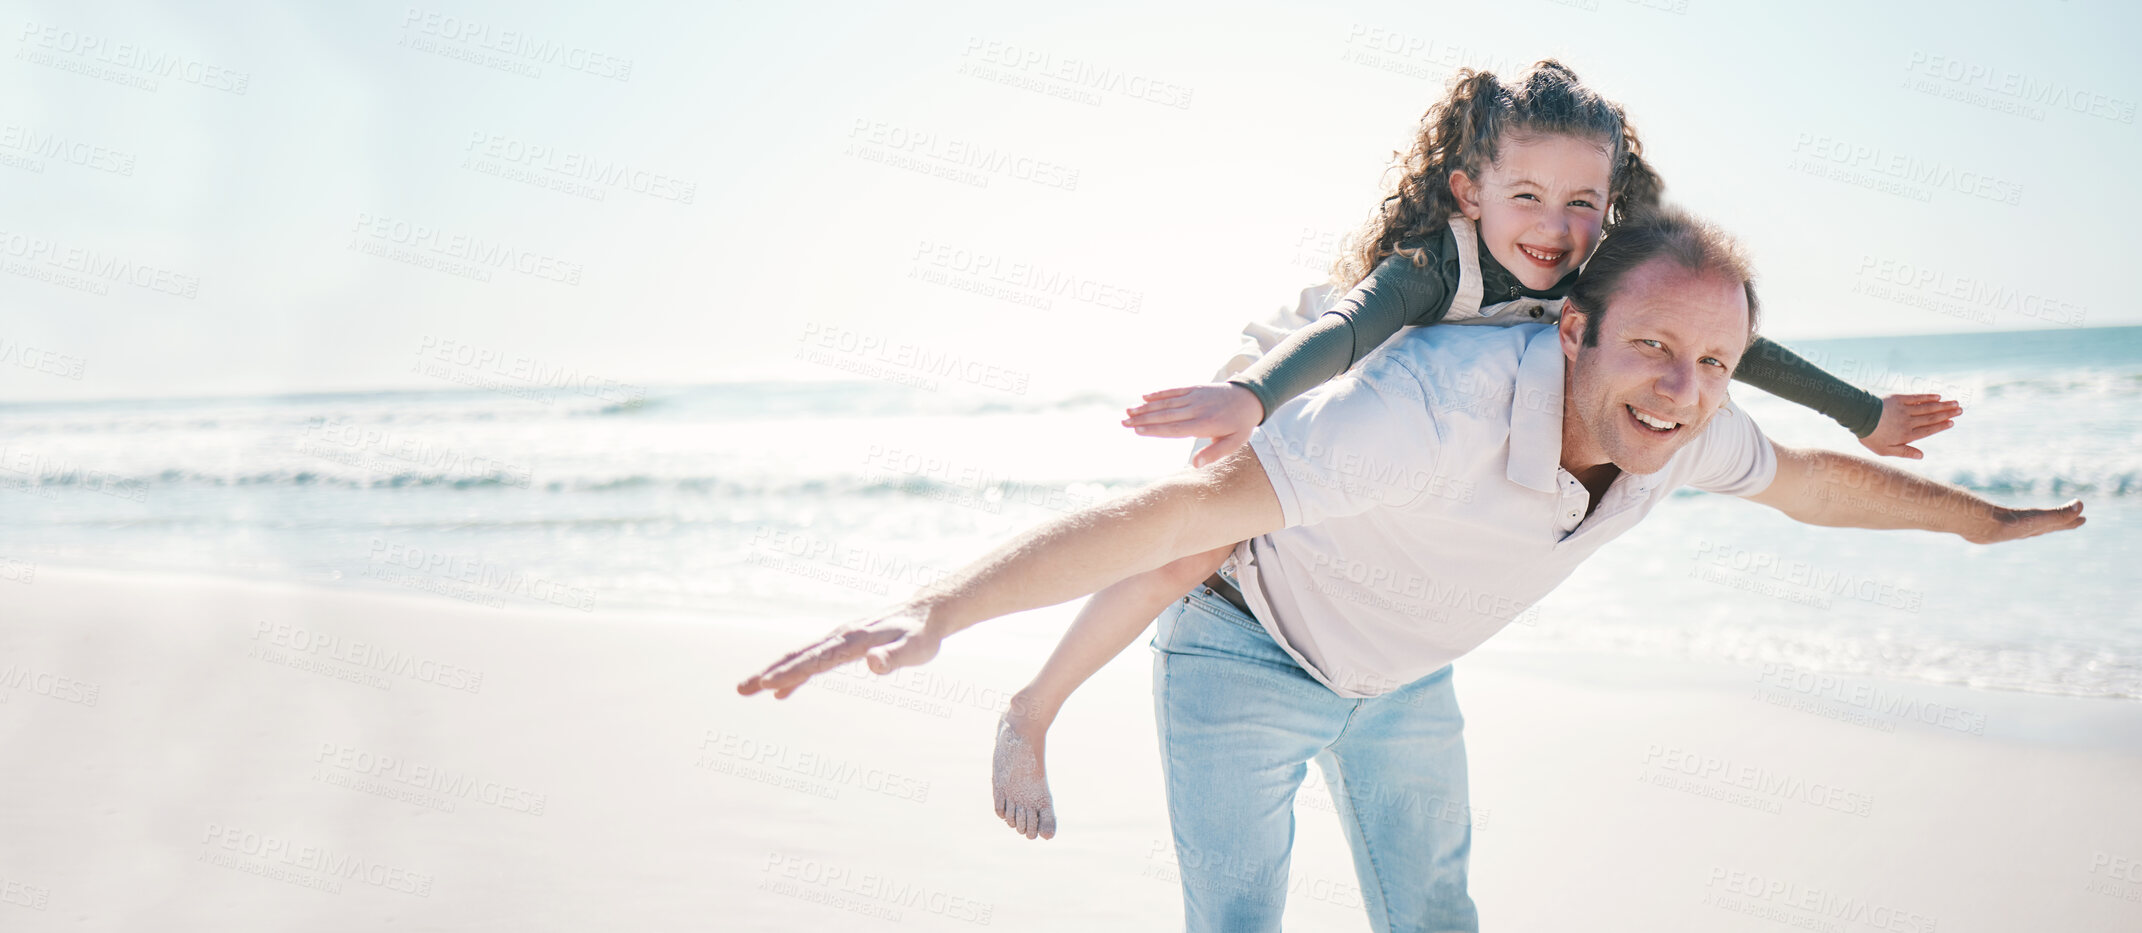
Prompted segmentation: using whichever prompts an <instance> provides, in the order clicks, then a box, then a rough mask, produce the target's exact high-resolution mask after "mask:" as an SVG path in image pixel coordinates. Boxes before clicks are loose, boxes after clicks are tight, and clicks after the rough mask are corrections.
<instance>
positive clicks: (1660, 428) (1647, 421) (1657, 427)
mask: <svg viewBox="0 0 2142 933" xmlns="http://www.w3.org/2000/svg"><path fill="white" fill-rule="evenodd" d="M1621 407H1623V408H1626V409H1628V410H1629V417H1630V418H1631V419H1632V420H1634V421H1635V422H1636V423H1637V425H1638V426H1640V427H1642V428H1643V429H1644V431H1645V432H1646V433H1650V434H1657V435H1660V436H1665V435H1668V434H1672V433H1673V432H1675V431H1678V430H1680V429H1681V423H1680V422H1678V421H1669V420H1667V419H1665V418H1660V417H1658V416H1656V415H1652V414H1649V413H1647V412H1643V411H1639V410H1637V408H1636V406H1634V405H1629V404H1626V403H1624V404H1623V405H1622V406H1621Z"/></svg>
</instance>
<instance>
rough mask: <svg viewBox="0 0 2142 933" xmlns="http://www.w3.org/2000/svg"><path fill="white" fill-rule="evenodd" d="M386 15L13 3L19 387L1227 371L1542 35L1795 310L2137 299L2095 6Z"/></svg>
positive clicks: (2108, 53)
mask: <svg viewBox="0 0 2142 933" xmlns="http://www.w3.org/2000/svg"><path fill="white" fill-rule="evenodd" d="M360 6H370V5H361V4H347V3H325V2H320V3H310V4H281V5H272V4H260V5H252V4H236V3H199V4H181V5H169V4H149V3H100V2H80V3H77V2H69V3H64V4H61V3H41V4H21V3H9V4H6V6H5V8H4V9H5V11H6V13H7V14H8V15H6V16H5V17H0V24H4V33H0V41H4V42H6V43H7V46H8V48H7V50H6V51H7V53H8V54H7V58H6V60H5V61H4V62H0V70H4V73H5V80H0V396H5V397H7V398H12V399H18V400H20V399H59V398H112V397H141V396H196V395H229V394H247V395H250V394H261V393H274V392H310V391H333V390H366V389H394V388H442V387H450V386H449V385H448V384H447V383H444V382H442V381H441V380H440V379H439V378H438V377H437V376H435V375H427V374H425V373H423V372H418V371H415V369H416V367H415V364H416V363H417V361H418V351H419V349H420V348H424V349H426V350H427V351H429V352H430V353H432V354H439V353H442V352H443V353H446V354H448V355H449V356H450V355H451V354H453V353H456V352H465V353H487V354H490V355H491V358H493V359H496V360H499V361H501V362H500V363H499V364H498V365H499V366H500V367H503V368H504V370H506V371H511V370H512V369H513V368H514V367H520V368H521V369H522V370H523V371H526V370H530V369H533V370H539V371H551V370H564V371H568V372H573V373H584V374H587V375H589V376H590V377H591V378H601V379H608V380H614V381H617V382H622V383H629V384H642V385H647V384H655V385H658V384H669V383H700V382H714V381H730V380H739V379H807V380H820V379H831V378H852V376H851V373H850V372H849V371H848V370H844V369H842V368H840V367H839V363H840V362H841V361H848V362H861V363H871V362H873V361H874V362H875V364H877V365H890V366H894V367H900V366H911V365H914V364H913V363H912V361H913V360H915V359H918V358H927V359H943V358H950V359H954V360H958V361H961V362H962V364H963V365H965V366H966V367H967V370H968V371H970V372H995V373H998V374H999V376H1001V377H1002V379H1004V380H1011V379H1013V378H1016V379H1018V380H1020V381H1021V382H1022V383H1023V384H1024V386H1025V388H1026V391H1027V393H1028V394H1030V395H1035V396H1041V397H1049V396H1054V395H1059V394H1063V393H1067V392H1071V391H1076V390H1081V389H1089V388H1097V389H1103V390H1107V391H1112V392H1121V391H1129V390H1136V389H1141V388H1158V387H1161V386H1165V385H1174V384H1180V383H1183V382H1190V381H1198V380H1202V379H1203V378H1205V377H1206V376H1208V375H1209V374H1210V371H1211V370H1212V369H1213V368H1214V367H1215V366H1216V365H1217V364H1218V363H1219V362H1220V360H1221V359H1222V358H1224V357H1225V355H1226V351H1227V348H1229V347H1230V346H1231V344H1232V341H1233V334H1234V333H1235V332H1236V331H1237V330H1238V329H1239V327H1240V325H1241V323H1242V321H1244V320H1246V319H1248V318H1250V317H1252V316H1259V315H1262V314H1264V313H1266V312H1268V311H1269V310H1270V309H1271V308H1272V307H1273V306H1274V305H1275V304H1276V303H1277V302H1278V301H1279V300H1280V299H1282V298H1283V297H1286V296H1287V295H1289V294H1290V293H1291V292H1292V291H1293V290H1296V289H1299V288H1301V287H1302V286H1305V285H1308V284H1312V283H1313V282H1315V281H1317V280H1318V279H1319V278H1320V277H1321V275H1322V271H1323V268H1322V267H1323V264H1324V261H1325V260H1326V259H1327V258H1328V255H1329V254H1328V249H1329V244H1330V243H1331V241H1332V240H1333V239H1334V238H1335V237H1336V236H1337V235H1339V234H1342V233H1344V232H1346V231H1348V230H1350V229H1351V228H1352V226H1353V225H1354V223H1355V222H1357V221H1358V220H1359V219H1360V218H1361V217H1362V216H1363V215H1364V214H1365V213H1366V212H1367V210H1368V209H1369V208H1370V207H1371V206H1372V205H1373V204H1374V203H1375V201H1376V199H1377V198H1378V196H1379V194H1380V190H1381V175H1382V170H1383V168H1384V166H1385V165H1386V163H1387V161H1388V159H1389V157H1390V154H1391V151H1392V150H1394V149H1399V148H1402V147H1404V146H1405V145H1406V144H1407V142H1408V139H1409V134H1410V133H1411V131H1412V129H1413V127H1414V124H1415V122H1416V121H1417V120H1418V118H1419V116H1420V114H1421V112H1422V111H1423V110H1424V109H1425V108H1426V107H1427V106H1428V105H1429V104H1430V103H1431V102H1433V100H1434V99H1435V98H1436V97H1437V96H1438V95H1440V94H1441V92H1442V90H1443V85H1444V82H1445V79H1446V78H1447V77H1448V76H1449V73H1450V70H1451V68H1452V67H1454V66H1457V65H1467V64H1477V65H1482V66H1486V67H1491V68H1494V69H1496V70H1498V71H1515V70H1518V69H1520V68H1522V67H1523V65H1525V64H1527V63H1529V62H1530V61H1532V60H1534V59H1537V58H1539V57H1543V56H1554V57H1558V58H1560V59H1562V60H1563V61H1564V62H1565V63H1567V64H1569V65H1570V66H1571V67H1573V68H1575V69H1576V70H1577V72H1578V73H1579V74H1580V75H1581V76H1582V77H1583V78H1584V79H1585V80H1586V81H1587V82H1588V83H1590V84H1592V85H1593V86H1594V87H1596V88H1598V89H1599V90H1600V91H1601V92H1602V93H1604V94H1606V95H1607V96H1609V97H1610V98H1613V99H1615V100H1618V101H1620V102H1621V103H1622V104H1623V105H1624V106H1625V107H1626V108H1627V109H1628V111H1629V113H1630V115H1631V118H1632V121H1633V122H1634V123H1635V125H1636V126H1637V127H1638V129H1639V130H1640V131H1641V132H1642V134H1643V137H1644V139H1645V141H1646V143H1647V146H1648V152H1649V154H1650V156H1651V158H1652V160H1653V162H1654V163H1655V164H1656V165H1657V166H1658V168H1659V169H1660V171H1661V172H1662V174H1663V175H1664V176H1665V178H1666V181H1667V185H1668V195H1669V197H1670V198H1671V199H1673V200H1675V201H1678V202H1679V203H1681V204H1683V205H1685V206H1687V207H1690V208H1692V209H1694V210H1696V211H1698V212H1699V213H1702V214H1704V215H1707V216H1709V217H1711V218H1712V219H1714V220H1716V221H1718V222H1720V223H1721V224H1723V225H1724V226H1726V227H1727V228H1728V229H1730V230H1732V231H1734V232H1736V233H1737V234H1739V235H1740V236H1741V237H1742V238H1743V239H1744V240H1745V241H1746V242H1747V243H1748V244H1749V246H1750V248H1751V250H1752V252H1753V255H1754V256H1755V259H1756V262H1757V266H1758V272H1759V274H1760V275H1761V283H1760V287H1761V288H1762V290H1763V295H1764V299H1765V303H1766V307H1767V309H1768V310H1767V313H1766V321H1765V328H1766V331H1767V332H1768V333H1770V334H1771V335H1773V336H1775V337H1778V338H1781V339H1784V340H1786V341H1787V342H1790V341H1791V340H1793V339H1795V338H1802V339H1804V338H1810V337H1823V336H1845V335H1863V334H1912V333H1933V332H1955V331H1963V332H1973V331H1976V332H1985V331H1995V330H2016V329H2027V328H2035V327H2041V326H2049V325H2060V324H2063V323H2074V322H2080V323H2083V324H2087V325H2091V326H2099V325H2112V324H2132V323H2138V322H2142V311H2137V310H2136V309H2135V307H2134V306H2133V305H2132V303H2130V302H2129V301H2128V300H2127V299H2126V296H2125V295H2124V294H2122V293H2121V292H2119V291H2117V290H2114V289H2107V288H2099V287H2094V286H2093V285H2092V282H2093V280H2096V279H2107V280H2112V281H2119V280H2123V279H2124V278H2125V273H2126V272H2127V271H2128V270H2129V269H2130V268H2131V267H2132V265H2133V261H2134V255H2135V253H2136V247H2137V245H2138V238H2137V237H2136V235H2135V234H2134V233H2133V229H2132V227H2131V218H2132V216H2133V211H2134V208H2135V205H2136V203H2137V200H2138V199H2137V194H2138V185H2137V182H2136V180H2135V176H2134V175H2133V174H2132V172H2133V171H2134V168H2133V167H2134V166H2136V165H2138V164H2142V126H2138V125H2137V121H2138V119H2142V117H2138V115H2137V113H2136V105H2137V101H2138V100H2142V76H2137V75H2136V74H2135V73H2134V72H2133V70H2132V68H2131V67H2130V66H2129V65H2128V64H2127V63H2128V62H2131V61H2132V60H2133V47H2132V44H2133V41H2134V38H2135V37H2136V36H2137V35H2138V34H2142V32H2138V29H2137V26H2138V22H2137V16H2136V14H2135V13H2134V12H2133V11H2132V9H2131V8H2130V7H2127V6H2125V5H2120V4H2114V3H2110V2H2105V0H2089V2H2065V3H2059V2H2041V3H2032V4H2014V5H1995V4H1957V3H1948V2H1940V3H1935V2H1928V3H1917V4H1878V5H1870V4H1862V3H1855V2H1833V3H1820V2H1816V3H1794V4H1765V5H1762V9H1761V11H1760V12H1752V11H1751V10H1750V8H1752V7H1754V6H1755V5H1753V4H1741V3H1726V2H1722V0H1645V2H1632V0H1571V2H1551V0H1510V2H1504V3H1466V4H1452V3H1419V2H1415V3H1353V4H1341V3H1314V4H1310V3H1294V4H1280V3H1239V2H1238V3H1227V4H1210V5H1176V4H1169V3H1161V2H1150V0H1140V2H1136V3H1081V4H1077V5H1075V6H1074V5H1063V6H1060V7H1054V8H1034V7H1028V6H1026V5H1015V4H1002V3H974V4H967V5H956V4H914V3H871V4H843V3H813V4H748V5H746V4H714V5H711V6H709V5H703V4H674V5H655V4H641V3H620V2H612V3H604V4H599V5H598V4H580V5H575V4H562V3H555V2H534V3H503V2H500V3H476V2H454V3H450V4H445V5H421V4H420V5H416V6H410V5H405V4H395V5H377V6H373V7H372V8H370V9H357V8H358V7H360ZM1870 7H1873V8H1872V9H1870ZM486 275H487V276H488V280H487V281H486V280H483V278H482V277H483V276H486ZM472 276H474V277H472ZM1037 280H1039V281H1048V282H1056V283H1061V286H1062V287H1061V289H1060V290H1058V291H1055V292H1050V291H1048V290H1047V287H1046V286H1042V287H1040V288H1039V289H1038V290H1037V286H1036V284H1035V283H1036V282H1037ZM992 289H994V290H996V291H997V292H998V293H994V294H993V293H991V292H990V291H989V290H992ZM1040 305H1046V306H1045V307H1042V306H1040ZM814 348H815V349H817V350H818V351H821V352H818V353H817V354H816V355H815V356H814V355H813V354H812V353H810V352H808V351H811V350H813V349H814ZM866 348H868V349H866ZM799 351H806V352H804V353H803V355H801V356H799ZM829 354H830V355H829ZM888 360H890V361H891V362H887V361H888ZM25 361H27V362H25ZM903 361H905V362H903ZM72 371H78V372H79V378H74V377H73V375H72ZM977 378H978V379H979V380H981V381H989V380H993V379H997V378H998V376H979V377H977Z"/></svg>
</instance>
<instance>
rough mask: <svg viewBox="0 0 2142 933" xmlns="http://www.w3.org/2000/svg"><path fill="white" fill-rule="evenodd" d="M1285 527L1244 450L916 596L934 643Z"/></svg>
mask: <svg viewBox="0 0 2142 933" xmlns="http://www.w3.org/2000/svg"><path fill="white" fill-rule="evenodd" d="M1284 523H1285V521H1284V518H1283V516H1282V514H1281V512H1280V508H1279V497H1278V495H1277V494H1276V493H1274V492H1273V491H1272V486H1271V481H1270V480H1269V479H1267V478H1266V477H1265V475H1264V469H1263V467H1262V466H1261V465H1260V464H1259V463H1258V461H1257V457H1256V455H1255V454H1254V453H1252V452H1251V451H1250V450H1249V449H1248V448H1244V449H1242V450H1240V451H1238V452H1236V453H1234V454H1232V455H1230V456H1229V457H1228V458H1227V459H1225V460H1223V461H1221V462H1220V463H1217V464H1214V465H1213V466H1211V467H1209V468H1207V469H1204V470H1200V471H1196V472H1185V473H1181V474H1178V475H1176V476H1173V477H1169V478H1168V479H1165V480H1162V481H1160V482H1158V483H1155V484H1153V485H1151V486H1147V487H1145V488H1144V489H1140V490H1138V491H1137V492H1134V493H1131V494H1129V495H1126V496H1123V497H1120V498H1117V499H1112V500H1110V501H1108V502H1105V503H1102V504H1100V505H1097V506H1093V507H1091V508H1087V509H1083V510H1080V511H1078V512H1075V513H1073V514H1070V515H1066V516H1063V517H1061V518H1058V519H1055V520H1053V521H1051V522H1049V523H1047V524H1045V525H1042V526H1041V527H1040V528H1037V529H1035V530H1033V531H1032V532H1029V533H1028V534H1026V535H1025V536H1023V537H1021V538H1020V539H1019V540H1017V541H1014V542H1012V543H1010V544H1007V545H1005V546H1003V547H1001V548H998V549H997V550H995V551H993V552H991V553H990V554H988V555H987V556H985V557H983V558H981V559H980V560H977V561H975V562H974V563H971V564H968V565H967V566H965V567H962V568H960V569H959V570H958V571H957V572H955V573H953V574H952V575H951V576H949V577H947V578H945V579H944V580H941V581H939V582H938V583H936V584H934V585H932V586H930V587H928V588H927V589H925V590H923V591H922V592H921V593H918V594H916V596H915V599H914V601H913V605H914V607H915V608H916V609H917V610H919V611H921V612H922V613H923V616H924V618H925V619H926V620H927V624H928V626H929V627H930V628H931V629H932V630H933V631H935V632H936V633H937V634H938V635H939V636H940V637H941V636H945V635H950V634H952V633H953V632H957V631H959V630H961V629H963V628H966V627H967V626H970V625H973V624H975V623H976V622H981V621H984V620H986V619H993V618H996V617H998V616H1002V615H1009V614H1011V613H1014V612H1020V611H1024V610H1027V609H1038V608H1040V607H1042V606H1053V605H1055V604H1057V603H1061V602H1065V601H1067V600H1072V599H1077V598H1078V597H1080V596H1084V595H1086V594H1088V593H1092V592H1095V591H1097V590H1100V589H1102V588H1103V587H1106V586H1108V585H1109V584H1112V583H1115V582H1116V581H1118V580H1122V579H1124V578H1126V577H1130V576H1133V575H1135V574H1138V573H1143V572H1145V571H1147V570H1151V569H1153V568H1155V567H1159V566H1161V565H1163V564H1166V563H1168V562H1169V561H1172V560H1175V559H1176V558H1179V557H1185V556H1188V555H1191V554H1196V553H1199V552H1202V551H1209V550H1211V549H1213V548H1216V547H1219V546H1221V545H1224V544H1231V543H1233V542H1236V541H1240V540H1243V539H1245V538H1251V537H1255V536H1257V535H1260V534H1264V533H1265V532H1268V531H1272V530H1274V529H1276V528H1279V527H1281V526H1282V525H1283V524H1284Z"/></svg>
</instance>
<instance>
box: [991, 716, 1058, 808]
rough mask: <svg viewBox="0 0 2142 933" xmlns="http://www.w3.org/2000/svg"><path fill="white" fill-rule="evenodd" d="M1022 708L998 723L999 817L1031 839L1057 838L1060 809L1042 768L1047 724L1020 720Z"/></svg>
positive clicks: (994, 765) (994, 770)
mask: <svg viewBox="0 0 2142 933" xmlns="http://www.w3.org/2000/svg"><path fill="white" fill-rule="evenodd" d="M1018 710H1019V706H1018V704H1014V705H1013V707H1012V709H1010V710H1007V711H1005V713H1004V715H1003V717H1002V718H1000V719H998V720H997V750H996V754H995V755H993V756H992V762H991V768H990V776H991V784H992V787H991V790H992V792H993V794H994V796H995V797H996V801H997V815H998V816H1000V817H1003V818H1004V822H1005V824H1006V825H1008V826H1010V827H1011V828H1012V830H1013V831H1014V832H1018V833H1020V834H1022V835H1024V836H1026V838H1028V839H1032V838H1034V837H1036V836H1039V837H1041V838H1043V839H1053V838H1055V837H1056V806H1055V804H1054V803H1053V802H1052V801H1051V800H1050V798H1049V778H1048V774H1047V773H1046V772H1044V771H1043V769H1042V766H1041V745H1042V740H1043V739H1044V738H1046V737H1047V735H1048V732H1049V728H1048V724H1047V723H1036V722H1033V721H1032V720H1030V719H1027V718H1024V717H1018V718H1015V717H1016V714H1017V712H1018Z"/></svg>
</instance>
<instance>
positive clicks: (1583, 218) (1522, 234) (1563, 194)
mask: <svg viewBox="0 0 2142 933" xmlns="http://www.w3.org/2000/svg"><path fill="white" fill-rule="evenodd" d="M1498 148H1499V149H1501V153H1500V155H1499V157H1498V158H1497V159H1496V161H1495V164H1493V165H1490V166H1488V168H1487V171H1485V172H1482V173H1480V177H1479V178H1474V177H1472V176H1470V175H1468V174H1466V173H1465V172H1464V170H1462V169H1461V170H1458V171H1454V172H1451V173H1450V192H1451V194H1453V195H1456V196H1457V199H1458V208H1459V210H1462V211H1464V212H1465V216H1467V217H1469V218H1471V219H1473V220H1474V221H1476V222H1478V223H1479V224H1480V242H1481V243H1483V244H1485V245H1486V246H1487V250H1488V252H1489V253H1490V254H1492V255H1493V256H1494V257H1495V260H1496V261H1497V262H1500V263H1502V267H1503V268H1505V269H1508V270H1510V271H1511V272H1512V273H1514V274H1516V276H1517V279H1518V281H1520V282H1523V283H1524V284H1525V287H1526V288H1530V289H1534V290H1540V289H1547V288H1552V287H1553V286H1554V283H1556V282H1559V281H1561V280H1562V277H1563V276H1565V275H1568V274H1570V273H1571V272H1574V271H1576V269H1577V267H1578V266H1581V265H1583V264H1584V261H1585V260H1586V259H1589V258H1591V255H1592V250H1593V248H1595V247H1597V246H1598V245H1599V228H1600V226H1601V225H1603V224H1604V223H1605V222H1606V209H1607V186H1608V183H1609V181H1610V179H1611V177H1612V173H1613V166H1612V165H1611V164H1609V160H1608V158H1607V153H1606V149H1605V147H1604V146H1602V145H1601V144H1599V143H1598V142H1595V141H1593V140H1590V139H1586V138H1582V137H1577V136H1567V135H1562V134H1541V135H1538V136H1530V137H1526V136H1517V135H1505V136H1504V137H1503V138H1502V139H1501V140H1500V145H1499V146H1498Z"/></svg>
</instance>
